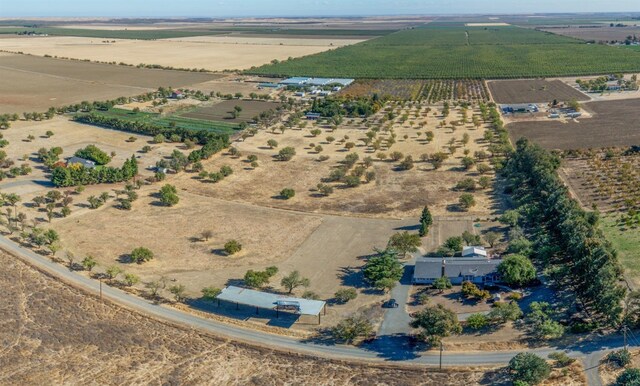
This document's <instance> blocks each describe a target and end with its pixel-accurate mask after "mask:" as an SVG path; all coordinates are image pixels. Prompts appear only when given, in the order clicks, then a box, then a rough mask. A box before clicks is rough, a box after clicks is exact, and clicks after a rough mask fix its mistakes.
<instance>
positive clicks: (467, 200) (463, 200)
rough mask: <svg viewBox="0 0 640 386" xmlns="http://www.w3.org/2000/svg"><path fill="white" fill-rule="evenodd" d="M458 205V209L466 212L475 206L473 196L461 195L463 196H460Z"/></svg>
mask: <svg viewBox="0 0 640 386" xmlns="http://www.w3.org/2000/svg"><path fill="white" fill-rule="evenodd" d="M458 203H459V204H460V208H462V210H465V211H467V210H469V209H470V208H471V207H472V206H475V205H476V200H475V198H474V197H473V195H471V194H469V193H463V194H461V195H460V198H459V200H458Z"/></svg>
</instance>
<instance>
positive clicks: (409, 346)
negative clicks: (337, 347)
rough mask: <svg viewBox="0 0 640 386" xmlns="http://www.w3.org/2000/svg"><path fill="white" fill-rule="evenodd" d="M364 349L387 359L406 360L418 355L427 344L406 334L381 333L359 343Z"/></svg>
mask: <svg viewBox="0 0 640 386" xmlns="http://www.w3.org/2000/svg"><path fill="white" fill-rule="evenodd" d="M360 347H361V348H362V349H364V350H367V351H371V352H374V353H376V354H377V356H378V357H379V358H383V359H385V360H388V361H408V360H412V359H416V358H419V357H420V352H421V351H424V350H425V349H426V348H427V346H426V345H425V344H423V343H420V342H418V341H417V340H416V339H415V338H413V337H412V336H410V335H406V334H393V335H382V336H378V337H377V338H376V339H374V340H372V341H370V342H366V343H363V344H361V345H360Z"/></svg>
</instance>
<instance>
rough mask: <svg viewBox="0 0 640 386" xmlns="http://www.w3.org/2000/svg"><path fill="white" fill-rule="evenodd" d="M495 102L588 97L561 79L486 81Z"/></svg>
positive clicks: (564, 99)
mask: <svg viewBox="0 0 640 386" xmlns="http://www.w3.org/2000/svg"><path fill="white" fill-rule="evenodd" d="M488 84H489V89H490V90H491V95H492V96H493V100H494V101H495V102H496V103H505V104H508V103H551V102H553V101H554V100H557V101H559V102H568V101H571V100H574V99H575V100H577V101H587V100H589V99H590V98H589V97H588V96H587V95H585V94H583V93H582V92H580V91H578V90H577V89H575V88H573V87H571V86H569V85H567V84H566V83H564V82H563V81H561V80H551V81H549V80H544V79H531V80H499V81H490V82H488Z"/></svg>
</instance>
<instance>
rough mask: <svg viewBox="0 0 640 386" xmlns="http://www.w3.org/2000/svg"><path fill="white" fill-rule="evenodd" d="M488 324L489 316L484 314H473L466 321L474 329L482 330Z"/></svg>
mask: <svg viewBox="0 0 640 386" xmlns="http://www.w3.org/2000/svg"><path fill="white" fill-rule="evenodd" d="M488 325H489V318H488V317H487V316H486V315H484V314H471V315H469V317H468V318H467V322H466V326H467V327H469V328H470V329H472V330H481V329H483V328H485V327H486V326H488Z"/></svg>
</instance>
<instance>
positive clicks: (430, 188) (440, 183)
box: [176, 105, 499, 218]
mask: <svg viewBox="0 0 640 386" xmlns="http://www.w3.org/2000/svg"><path fill="white" fill-rule="evenodd" d="M418 106H419V105H416V106H415V107H411V108H408V107H407V109H406V110H404V111H405V112H407V113H408V115H409V116H410V118H409V120H412V121H413V125H411V123H410V122H409V121H407V122H406V123H405V124H401V123H395V124H394V130H395V134H396V135H397V137H396V138H397V142H396V143H395V144H394V145H393V146H392V148H391V149H385V148H382V149H380V150H379V151H373V150H372V149H371V148H370V147H367V146H365V145H364V143H363V142H362V141H361V139H362V138H364V137H365V133H366V132H367V131H368V129H367V128H366V127H365V126H364V124H363V123H362V122H361V120H360V119H354V120H353V122H352V123H349V122H350V120H345V122H344V123H343V124H342V125H340V127H339V128H337V129H336V130H335V131H332V129H331V128H330V127H328V126H325V125H323V124H318V123H311V122H310V121H309V122H308V124H307V126H306V127H305V128H304V129H297V128H294V129H290V130H286V131H285V132H284V133H281V131H279V130H276V131H275V133H274V132H273V131H271V130H269V131H267V130H261V131H259V132H258V134H257V135H255V136H253V137H249V138H247V139H246V140H244V141H237V142H235V143H234V145H233V146H235V147H236V148H237V149H239V151H240V153H241V156H240V157H232V156H230V155H229V154H226V155H222V156H217V157H214V158H212V159H211V160H209V161H207V162H205V163H204V166H205V170H207V171H216V170H217V169H219V168H220V167H221V166H223V165H229V166H231V167H232V168H233V170H234V173H233V174H232V175H231V176H229V177H228V178H226V179H225V180H223V181H221V182H218V183H215V184H214V183H211V182H207V180H204V181H202V180H199V179H198V177H197V176H194V175H190V174H182V175H179V176H178V177H177V179H176V184H177V185H178V186H179V187H181V188H182V189H186V190H188V191H190V192H195V193H198V194H202V195H206V196H210V197H215V198H219V199H224V200H232V201H240V202H245V203H250V204H257V205H262V206H270V207H277V208H284V209H292V210H298V211H304V212H317V213H331V214H338V215H356V216H366V217H382V218H389V217H391V218H409V217H415V216H418V215H419V212H420V210H421V209H422V207H423V206H424V205H429V207H430V208H431V210H432V212H433V213H434V214H436V215H462V216H476V217H478V216H479V217H486V216H489V215H493V214H495V213H496V211H497V210H498V209H499V203H498V202H497V201H496V198H495V196H494V195H493V194H492V192H491V189H485V190H482V189H480V190H477V191H476V192H474V193H473V194H474V196H475V199H476V201H477V205H476V206H474V207H472V208H471V209H470V211H469V212H460V211H458V210H457V209H456V204H457V202H458V199H459V196H460V195H461V192H459V191H455V190H454V189H453V188H454V186H455V185H456V184H457V182H459V181H460V180H462V179H465V178H472V179H474V180H476V181H477V180H478V179H479V177H480V175H479V173H478V172H477V171H476V170H475V169H473V168H472V169H471V170H468V171H465V170H463V168H462V164H461V159H462V158H463V157H464V153H463V151H464V149H467V150H468V151H469V154H470V155H471V156H473V154H474V153H475V152H476V151H485V152H486V149H487V146H488V145H487V144H486V142H484V141H483V140H482V137H483V134H484V129H483V127H481V128H478V129H476V128H474V127H473V125H471V124H467V125H465V126H464V127H462V126H460V127H458V128H457V129H456V130H455V131H453V130H452V129H451V128H450V127H447V128H441V127H439V123H440V122H442V121H443V120H444V119H443V118H442V117H441V116H439V115H438V116H434V115H433V114H435V109H434V111H433V112H431V113H429V116H428V118H427V117H426V116H425V115H426V110H425V109H424V108H423V107H418ZM418 109H420V110H418ZM414 114H417V115H418V117H415V119H414V118H413V117H414ZM459 114H460V112H459V110H458V109H453V110H452V113H451V115H450V116H449V117H448V118H446V120H447V121H451V120H454V119H459V118H460V117H459ZM381 116H382V112H381V113H379V115H378V116H377V117H376V118H373V119H371V120H375V119H377V118H380V117H381ZM423 122H426V123H425V124H424V125H423V126H421V125H422V123H423ZM312 129H319V130H320V131H321V134H319V135H318V136H316V137H314V136H313V134H311V130H312ZM427 131H433V132H434V139H433V140H432V141H431V142H427V141H426V139H425V133H426V132H427ZM418 133H420V134H421V135H420V136H418ZM465 133H466V134H468V135H469V142H468V143H467V144H466V145H464V144H462V143H461V140H462V138H463V136H464V134H465ZM405 135H406V136H407V138H406V139H405V138H404V137H405ZM379 136H380V138H385V137H388V136H389V133H384V132H380V134H379ZM327 137H334V138H335V139H336V140H335V141H332V142H331V143H329V142H328V141H327ZM345 137H347V138H348V139H344V138H345ZM271 139H273V140H276V141H277V143H278V147H277V148H274V149H271V148H270V147H269V146H268V145H267V141H269V140H271ZM451 139H454V140H455V145H454V146H455V147H456V149H455V150H456V152H455V154H454V155H453V157H450V158H449V159H447V160H446V161H444V164H443V166H442V167H441V168H440V169H438V170H433V167H432V166H431V164H430V163H427V162H422V161H420V156H421V155H422V154H432V153H435V152H438V151H442V152H449V150H448V147H449V146H448V143H449V141H450V140H451ZM348 142H353V143H354V144H355V147H354V148H353V149H352V150H351V151H348V150H347V149H346V148H345V144H346V143H348ZM311 144H313V146H311ZM318 145H319V146H321V147H322V151H321V153H318V152H317V150H316V149H315V146H318ZM287 146H291V147H294V148H295V149H296V155H295V156H294V158H293V159H292V160H291V161H288V162H282V161H278V160H276V159H275V158H274V156H275V155H276V154H277V153H278V151H279V150H280V149H282V148H284V147H287ZM394 151H399V152H401V153H402V154H403V155H405V156H406V155H411V156H412V158H413V160H414V161H416V162H415V166H414V167H413V169H411V170H406V171H400V170H398V167H397V166H398V163H399V162H393V161H391V160H389V159H387V160H384V161H381V160H380V159H378V158H377V154H378V153H380V152H382V153H385V154H386V155H387V156H389V155H390V154H391V153H392V152H394ZM350 152H351V153H355V154H358V156H359V160H360V162H361V161H362V160H363V159H364V158H365V157H367V156H369V157H372V158H373V159H374V162H373V165H372V166H371V168H370V169H371V170H374V171H375V174H376V178H375V181H372V182H369V183H363V184H362V185H360V186H358V187H355V188H346V187H345V185H344V184H341V183H328V184H330V185H332V186H334V193H333V194H331V195H330V196H328V197H323V196H322V195H320V194H319V193H318V191H317V190H316V186H317V185H318V184H319V183H323V182H324V181H325V179H326V178H327V177H328V176H329V174H330V173H331V171H332V170H334V169H335V168H336V167H337V166H339V165H340V162H341V161H343V160H344V158H345V156H346V155H347V154H349V153H350ZM249 155H256V156H257V157H258V164H259V166H258V167H257V168H255V169H254V168H252V167H251V166H250V163H249V162H247V157H248V156H249ZM320 156H328V157H329V159H328V160H326V161H323V162H321V161H319V160H318V159H319V157H320ZM487 175H488V176H491V173H489V174H487ZM283 188H293V189H294V190H295V191H296V196H295V197H294V198H292V199H290V200H282V199H280V198H279V197H278V196H279V192H280V191H281V190H282V189H283Z"/></svg>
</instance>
